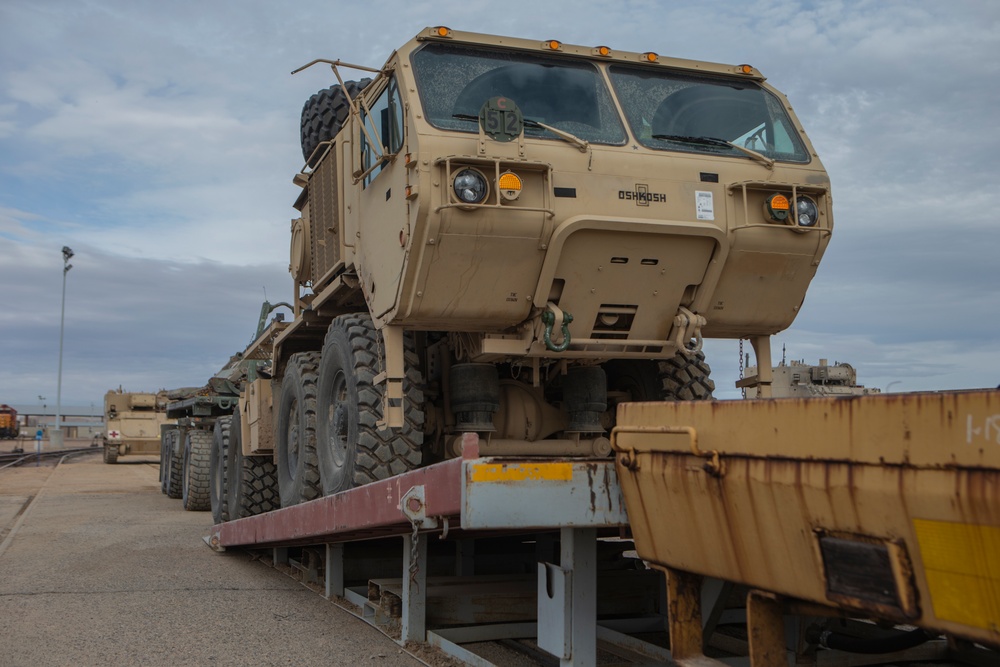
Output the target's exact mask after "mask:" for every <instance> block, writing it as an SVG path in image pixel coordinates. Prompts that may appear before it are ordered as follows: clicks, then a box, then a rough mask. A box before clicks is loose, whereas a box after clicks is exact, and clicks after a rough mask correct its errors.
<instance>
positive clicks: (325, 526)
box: [209, 458, 463, 547]
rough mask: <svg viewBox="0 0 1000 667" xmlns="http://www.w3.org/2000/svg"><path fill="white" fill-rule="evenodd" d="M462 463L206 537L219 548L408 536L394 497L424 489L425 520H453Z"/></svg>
mask: <svg viewBox="0 0 1000 667" xmlns="http://www.w3.org/2000/svg"><path fill="white" fill-rule="evenodd" d="M462 462H463V459H461V458H456V459H451V460H448V461H443V462H441V463H435V464H434V465H431V466H427V467H426V468H420V469H418V470H413V471H411V472H408V473H403V474H402V475H397V476H395V477H392V478H390V479H387V480H384V481H381V482H375V483H374V484H368V485H366V486H362V487H358V488H356V489H350V490H349V491H344V492H342V493H338V494H336V495H333V496H326V497H324V498H317V499H316V500H312V501H310V502H307V503H302V504H301V505H296V506H295V507H286V508H284V509H280V510H275V511H273V512H267V513H265V514H259V515H257V516H251V517H247V518H245V519H237V520H236V521H228V522H226V523H222V524H219V525H217V526H212V529H211V532H210V534H209V538H210V540H211V542H212V544H213V545H217V546H220V547H236V546H273V545H277V544H281V543H286V542H299V543H305V544H320V543H324V542H339V541H345V540H348V539H350V538H351V537H352V535H359V534H366V533H367V534H371V533H379V532H382V533H384V534H389V533H391V532H398V533H403V532H408V530H409V528H410V522H409V519H407V518H406V516H405V515H403V513H402V511H401V509H400V499H401V498H402V497H403V496H404V495H405V494H406V492H407V491H409V490H410V489H411V488H413V487H414V486H420V485H423V486H424V496H425V504H426V514H427V516H430V517H440V516H444V517H456V516H459V514H460V513H461V505H462ZM393 528H399V529H400V530H398V531H392V530H391V529H393Z"/></svg>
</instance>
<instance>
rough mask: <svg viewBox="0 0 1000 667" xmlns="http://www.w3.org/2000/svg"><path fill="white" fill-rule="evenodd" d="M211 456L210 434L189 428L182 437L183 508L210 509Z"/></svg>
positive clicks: (191, 509)
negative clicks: (185, 435)
mask: <svg viewBox="0 0 1000 667" xmlns="http://www.w3.org/2000/svg"><path fill="white" fill-rule="evenodd" d="M211 458H212V434H211V433H209V432H208V431H203V430H201V429H191V430H189V431H188V432H187V437H186V438H185V439H184V487H183V488H184V490H183V494H182V500H183V501H184V509H186V510H188V511H189V512H205V511H208V510H210V509H212V503H211V499H210V497H209V487H210V484H209V477H210V470H211V467H210V466H209V462H210V459H211Z"/></svg>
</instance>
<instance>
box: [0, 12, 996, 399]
mask: <svg viewBox="0 0 1000 667" xmlns="http://www.w3.org/2000/svg"><path fill="white" fill-rule="evenodd" d="M505 6H506V7H507V8H508V10H509V11H508V12H506V13H504V15H502V16H497V15H496V14H495V13H489V11H488V8H489V7H490V5H488V4H487V3H484V2H461V3H458V2H444V3H442V2H430V1H429V0H419V1H416V2H408V3H394V4H393V5H392V6H391V10H388V9H387V10H386V11H391V14H392V16H393V21H391V22H390V23H388V24H385V23H384V22H383V24H379V25H378V26H377V28H376V27H375V24H373V23H372V22H371V20H370V19H371V17H370V8H367V7H365V6H363V5H355V4H349V3H334V4H331V3H327V2H318V1H311V0H307V1H305V2H300V3H297V4H296V5H294V6H293V7H292V6H289V7H285V6H279V5H275V4H274V3H271V2H264V1H263V0H257V1H251V2H234V1H231V0H223V1H220V2H215V3H209V4H205V3H200V2H194V1H193V0H180V1H178V2H172V3H159V4H143V3H134V2H128V1H126V0H92V1H91V2H87V3H80V2H73V1H71V0H44V1H41V2H39V1H30V2H29V1H28V0H8V1H7V2H4V3H2V5H0V60H2V62H3V63H4V67H3V68H2V69H0V280H2V284H3V285H4V286H5V288H6V297H7V298H6V303H7V304H8V306H7V307H6V308H5V309H3V310H0V327H2V330H3V336H0V354H2V355H3V357H4V358H6V359H11V360H12V363H11V364H10V366H9V368H7V369H5V373H4V374H2V375H0V401H4V402H16V401H22V402H27V403H31V402H32V401H33V400H34V398H35V396H36V395H37V394H43V395H48V396H49V397H50V398H51V397H52V396H54V395H55V387H54V384H55V374H56V365H57V358H56V357H57V352H58V320H59V302H60V296H61V286H62V283H61V277H62V274H61V267H62V264H61V256H60V254H59V248H61V246H62V245H64V244H66V245H70V246H72V247H73V248H74V249H75V250H76V251H77V257H75V258H74V261H73V263H74V266H75V268H74V269H73V270H72V271H71V273H70V274H69V275H68V277H67V278H68V285H67V290H68V294H67V313H66V315H67V328H66V341H65V346H66V350H65V356H66V359H65V361H66V363H65V364H64V366H65V368H64V396H67V397H73V398H75V399H78V400H80V401H82V403H83V404H87V402H88V401H89V400H98V401H99V399H100V396H101V395H102V394H103V392H104V391H105V390H107V389H108V388H111V387H117V386H118V385H119V384H124V385H125V386H126V387H127V388H133V389H151V388H158V387H160V386H165V387H170V386H181V385H192V384H200V383H202V382H204V380H205V379H207V377H208V375H210V374H211V373H213V372H214V371H215V370H217V369H218V368H219V367H220V366H221V365H222V364H223V363H224V362H225V360H226V359H228V357H229V355H230V354H232V353H233V352H234V351H236V350H237V349H240V348H242V347H243V346H244V345H245V344H246V343H247V342H249V341H248V338H249V335H250V333H251V331H252V329H253V327H254V326H255V324H256V314H257V312H258V308H259V302H260V300H261V299H262V297H263V292H264V290H265V289H266V291H267V294H268V296H269V297H270V299H271V300H272V301H275V300H282V299H286V298H287V296H288V294H289V293H290V292H291V281H290V278H289V277H288V275H287V272H286V267H287V263H288V257H287V254H288V225H289V220H290V219H291V218H292V217H295V216H296V213H295V211H294V209H293V208H292V206H291V204H292V202H293V201H294V200H295V198H296V197H297V196H298V193H299V190H298V188H296V187H295V186H294V185H292V183H291V176H292V175H293V174H294V173H295V172H296V171H297V170H298V169H299V168H300V167H301V153H300V151H299V146H298V121H299V111H300V109H301V107H302V103H303V102H304V101H305V99H307V98H308V97H309V95H310V94H312V93H313V92H315V91H316V90H318V89H320V88H324V87H326V86H328V85H330V84H331V83H332V82H333V77H332V75H331V73H330V71H329V69H328V68H326V67H325V66H320V67H314V68H311V69H309V70H307V71H305V72H303V73H301V74H298V75H296V76H291V75H290V71H291V70H292V69H295V68H297V67H299V66H301V65H303V64H305V63H306V62H309V61H310V60H313V59H314V58H317V57H327V58H341V59H343V60H345V61H347V62H354V63H359V64H363V65H370V66H375V67H378V66H380V65H381V64H382V63H383V62H384V61H385V59H386V57H387V56H388V55H389V54H390V53H391V51H392V50H393V49H394V48H396V47H398V46H399V45H400V44H402V43H404V42H405V41H407V40H408V39H410V38H412V36H413V35H414V34H415V33H416V32H417V31H418V30H419V29H420V28H422V27H424V26H426V25H437V24H439V23H446V24H448V25H450V26H451V27H453V28H456V29H463V30H471V31H477V32H488V33H495V34H514V35H519V36H523V37H527V38H530V39H538V40H542V39H547V38H556V39H560V40H562V41H564V42H567V43H579V44H593V45H598V44H607V45H609V46H611V47H612V48H613V49H627V50H634V51H639V52H642V51H648V50H652V51H657V52H659V53H661V54H662V55H665V56H676V57H683V58H691V59H703V60H710V61H714V62H728V63H734V64H736V63H743V62H748V63H751V64H753V65H755V66H756V67H758V68H759V69H760V70H761V71H762V72H763V73H764V74H765V75H766V76H767V77H768V81H769V82H770V83H771V84H773V85H774V86H775V87H776V88H778V89H780V90H781V91H783V92H784V93H785V94H787V96H788V98H789V100H790V101H791V103H792V104H793V106H794V108H795V110H796V113H797V114H798V116H799V118H800V120H801V121H802V123H803V125H804V127H805V129H806V130H807V131H808V134H809V137H810V139H811V140H812V142H813V145H814V146H815V148H816V150H817V152H818V154H819V155H820V157H821V159H822V161H823V164H824V165H825V166H826V168H827V169H828V171H829V173H830V175H831V178H832V182H833V197H834V211H835V219H836V228H835V233H834V236H833V239H832V242H831V245H830V248H829V251H828V253H827V256H826V257H825V258H824V261H823V263H822V264H821V266H820V267H819V271H818V273H817V277H816V279H815V281H814V283H813V287H812V289H811V291H810V293H809V295H808V296H807V298H806V302H805V304H804V307H803V309H802V312H801V314H800V315H799V318H798V320H797V321H796V323H795V325H794V326H793V327H792V329H791V330H789V331H788V332H785V333H783V334H781V335H779V336H778V337H777V338H776V345H775V353H776V356H777V350H778V349H780V345H781V344H786V345H787V346H788V349H789V354H790V355H791V356H793V357H794V358H804V359H805V360H806V361H813V362H815V361H817V360H818V359H819V358H820V357H823V358H829V359H831V360H834V359H836V360H839V361H844V362H849V363H851V364H853V365H854V366H855V367H856V368H857V369H858V372H859V375H860V377H861V381H862V382H864V383H866V384H872V385H876V386H885V385H886V384H888V383H890V382H895V381H899V382H900V384H899V385H896V387H897V388H898V389H902V388H907V389H910V388H912V389H935V388H954V387H962V386H995V384H996V381H1000V380H995V379H991V377H992V375H994V374H995V372H994V370H993V369H996V368H1000V364H998V363H997V362H998V361H1000V360H998V359H997V353H996V352H995V350H996V349H998V348H1000V346H998V345H997V342H998V335H997V333H996V331H997V330H998V328H1000V327H998V324H1000V286H998V282H997V281H996V279H995V277H994V274H995V269H994V266H995V264H996V258H997V256H998V254H1000V240H998V235H997V233H996V231H995V229H996V221H995V217H996V215H995V211H996V210H998V209H1000V201H998V199H1000V195H998V193H997V190H996V187H995V183H996V182H998V180H1000V163H998V161H997V160H996V157H995V156H996V155H997V154H998V153H1000V128H998V126H997V123H996V120H995V118H994V116H995V109H996V108H1000V87H997V86H995V85H993V84H992V82H994V81H996V79H997V74H998V68H1000V60H998V59H997V58H995V54H996V53H998V52H1000V5H998V4H996V3H978V2H971V1H964V2H963V1H958V2H951V3H939V2H930V1H929V0H927V1H922V2H875V1H858V2H847V1H843V2H838V1H829V2H822V3H818V2H805V1H801V2H796V1H786V0H758V1H756V2H754V1H751V2H734V1H731V2H717V3H709V4H706V3H701V2H677V3H662V2H655V1H652V0H644V1H638V0H637V1H631V2H622V3H617V4H615V5H613V6H611V5H607V4H606V3H605V4H599V3H588V2H573V3H570V2H550V3H544V4H539V3H529V2H513V1H512V2H510V3H508V4H507V5H505ZM612 14H613V15H612ZM484 16H489V17H490V18H489V20H488V22H487V21H486V20H484V18H483V17H484ZM526 16H530V17H531V21H530V22H526V21H525V20H524V19H525V17H526ZM567 16H570V17H572V20H571V21H567V20H566V18H567ZM346 73H347V75H348V77H349V78H350V77H354V78H357V77H358V76H360V75H361V73H358V72H351V71H347V72H346ZM708 349H709V359H710V361H711V363H712V365H713V368H714V371H715V373H716V378H717V383H718V385H719V387H720V394H721V395H726V396H730V397H733V396H736V395H738V393H737V392H736V390H735V389H734V388H733V386H732V385H733V382H735V378H736V376H737V375H738V359H737V356H738V343H737V342H736V341H709V344H708Z"/></svg>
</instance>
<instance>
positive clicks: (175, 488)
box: [167, 430, 184, 500]
mask: <svg viewBox="0 0 1000 667" xmlns="http://www.w3.org/2000/svg"><path fill="white" fill-rule="evenodd" d="M180 435H181V431H180V430H174V431H171V432H170V436H171V438H170V442H168V443H167V448H168V449H167V461H168V462H169V464H170V465H169V468H170V472H169V475H170V477H169V478H168V479H167V498H173V499H175V500H177V499H180V497H181V496H182V495H183V494H184V456H183V455H180V456H174V455H173V451H174V445H175V443H179V442H180Z"/></svg>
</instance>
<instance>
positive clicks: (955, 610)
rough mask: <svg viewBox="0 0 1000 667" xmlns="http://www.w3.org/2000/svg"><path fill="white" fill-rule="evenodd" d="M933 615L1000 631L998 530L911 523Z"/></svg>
mask: <svg viewBox="0 0 1000 667" xmlns="http://www.w3.org/2000/svg"><path fill="white" fill-rule="evenodd" d="M913 528H914V530H915V531H916V534H917V543H918V545H919V547H920V556H921V558H922V559H923V561H924V576H925V577H926V578H927V587H928V588H929V589H930V593H931V604H932V605H933V606H934V615H935V616H937V617H938V618H939V619H941V620H944V621H952V622H955V623H961V624H963V625H967V626H971V627H975V628H982V629H984V630H993V631H996V628H998V627H1000V526H981V525H976V524H971V523H953V522H948V521H927V520H924V519H914V520H913Z"/></svg>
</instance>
